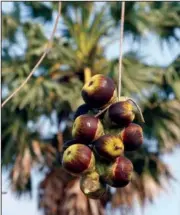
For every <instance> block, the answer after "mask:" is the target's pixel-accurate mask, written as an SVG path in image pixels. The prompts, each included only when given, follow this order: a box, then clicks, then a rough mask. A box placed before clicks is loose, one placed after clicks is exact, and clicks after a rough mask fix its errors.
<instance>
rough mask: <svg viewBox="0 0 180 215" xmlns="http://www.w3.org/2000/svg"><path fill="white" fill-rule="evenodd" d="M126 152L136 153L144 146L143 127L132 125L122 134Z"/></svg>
mask: <svg viewBox="0 0 180 215" xmlns="http://www.w3.org/2000/svg"><path fill="white" fill-rule="evenodd" d="M120 136H121V138H122V140H123V143H124V149H125V151H134V150H137V149H139V148H140V146H141V145H142V144H143V130H142V128H141V126H139V125H138V124H135V123H131V124H129V125H128V127H126V128H124V129H123V130H122V132H121V134H120Z"/></svg>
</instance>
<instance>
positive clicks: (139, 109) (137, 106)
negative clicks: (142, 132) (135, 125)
mask: <svg viewBox="0 0 180 215" xmlns="http://www.w3.org/2000/svg"><path fill="white" fill-rule="evenodd" d="M128 100H130V101H132V102H133V104H134V105H135V106H136V108H137V109H138V112H139V114H140V117H141V121H142V122H143V123H145V120H144V117H143V114H142V111H141V108H140V107H139V105H138V104H137V103H136V102H135V101H134V100H133V99H131V98H128Z"/></svg>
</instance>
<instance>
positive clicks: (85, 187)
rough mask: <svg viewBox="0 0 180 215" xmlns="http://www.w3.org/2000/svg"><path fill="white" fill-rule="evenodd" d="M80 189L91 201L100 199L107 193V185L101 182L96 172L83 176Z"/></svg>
mask: <svg viewBox="0 0 180 215" xmlns="http://www.w3.org/2000/svg"><path fill="white" fill-rule="evenodd" d="M80 188H81V191H82V192H83V193H84V194H85V195H86V196H87V197H88V198H91V199H100V198H102V197H103V195H104V194H105V193H106V184H105V183H103V182H101V181H100V176H99V174H98V173H97V172H96V171H93V172H91V173H87V174H84V175H82V176H81V179H80Z"/></svg>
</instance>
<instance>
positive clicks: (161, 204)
mask: <svg viewBox="0 0 180 215" xmlns="http://www.w3.org/2000/svg"><path fill="white" fill-rule="evenodd" d="M11 8H12V7H11V3H9V2H6V3H5V2H3V9H4V10H6V11H8V10H11ZM51 28H52V25H50V26H49V29H51ZM117 31H118V29H117ZM48 32H49V33H50V31H48ZM147 39H148V43H147V42H146V43H145V44H144V46H141V47H140V48H139V47H138V46H137V44H134V46H133V47H134V50H136V51H138V53H139V54H140V55H142V56H146V58H145V62H146V63H149V64H151V63H153V64H156V65H162V66H166V65H168V64H169V63H171V62H172V60H173V59H174V58H175V57H176V56H177V55H178V54H180V50H179V44H177V43H174V44H173V45H171V48H170V49H169V48H168V46H167V45H165V46H164V49H163V50H162V47H160V45H159V43H158V38H157V37H156V36H154V35H148V36H147ZM130 49H131V44H130V42H129V40H128V39H126V38H125V40H124V46H123V50H124V52H127V51H129V50H130ZM106 55H107V56H108V58H113V57H117V56H118V55H119V42H115V43H113V44H112V45H111V46H110V47H109V49H107V52H106ZM47 126H48V125H47ZM163 159H164V161H165V162H167V163H168V165H169V166H170V169H171V170H172V172H173V173H174V175H175V176H176V178H177V180H178V181H177V182H172V183H171V185H167V186H166V187H167V190H166V192H165V191H163V192H161V193H160V195H159V196H158V197H157V198H156V199H155V202H154V204H147V205H146V208H145V211H144V215H159V214H163V215H168V214H172V215H179V214H180V186H179V183H180V166H179V163H180V149H177V150H175V152H173V153H172V154H168V155H166V156H164V157H163ZM41 179H42V175H40V174H39V173H38V172H37V171H36V170H33V171H32V182H33V194H32V199H30V198H28V197H25V196H23V198H21V199H18V198H17V197H16V196H15V195H14V194H13V193H12V192H11V191H10V189H9V181H8V173H7V172H5V171H3V173H2V190H3V191H8V193H7V194H6V195H3V196H2V214H3V215H12V214H13V215H24V214H26V215H32V214H33V215H40V214H42V213H41V212H40V211H38V209H37V186H38V183H39V182H40V180H41ZM140 214H141V209H140V207H139V206H138V205H137V204H136V206H135V213H134V215H140Z"/></svg>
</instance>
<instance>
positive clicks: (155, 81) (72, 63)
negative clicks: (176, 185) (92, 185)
mask: <svg viewBox="0 0 180 215" xmlns="http://www.w3.org/2000/svg"><path fill="white" fill-rule="evenodd" d="M98 4H99V3H93V2H88V3H81V2H76V3H74V2H73V3H72V2H68V3H63V8H62V16H63V22H62V29H61V31H60V32H61V37H56V38H55V39H54V41H53V49H52V51H51V52H50V53H49V54H48V56H47V58H46V59H45V60H44V62H43V63H42V64H41V66H40V68H39V69H38V71H37V72H36V73H35V74H34V75H33V77H32V78H31V80H30V81H29V82H28V83H27V84H26V86H25V87H24V88H23V89H22V90H21V91H20V92H19V94H18V95H16V97H14V98H13V99H12V100H11V101H10V102H9V103H8V104H7V105H6V106H5V107H4V108H3V109H2V165H3V166H4V167H8V168H9V170H10V172H11V174H10V179H11V184H12V188H13V190H14V192H16V193H18V194H19V195H21V194H22V193H25V192H31V189H32V188H31V169H32V168H33V166H35V165H38V166H39V167H40V171H42V172H43V174H45V177H44V180H43V181H42V182H41V183H40V186H39V207H40V208H43V210H44V214H46V215H58V214H67V215H68V214H78V215H79V214H87V215H92V214H93V215H96V214H97V215H98V214H104V212H105V209H104V208H105V206H106V205H107V203H108V202H111V205H112V208H114V207H117V208H120V209H121V212H123V210H122V209H123V208H124V206H126V208H127V210H130V209H132V207H133V200H134V198H135V197H138V200H139V202H140V204H141V205H142V206H144V203H145V201H146V200H149V201H153V199H154V197H155V196H156V194H157V193H158V192H159V191H160V190H161V189H163V184H162V178H165V179H166V180H167V181H169V179H172V178H173V175H172V174H171V172H170V171H169V169H168V166H167V165H166V164H165V163H163V161H162V160H161V158H160V156H161V155H162V154H163V153H164V152H167V151H172V150H173V149H174V147H175V146H176V145H177V144H178V143H179V142H180V132H179V126H180V94H179V92H180V88H179V86H180V70H179V68H180V58H179V57H177V59H175V60H174V62H173V63H172V64H171V65H169V66H168V67H167V68H161V67H158V66H153V65H151V66H150V65H146V64H145V63H143V61H142V59H140V58H139V56H138V55H137V53H127V54H126V55H125V56H124V58H123V69H124V72H123V78H122V85H123V94H124V95H126V96H131V97H134V98H135V99H136V100H137V102H138V103H139V104H140V105H141V107H142V110H143V114H144V117H145V121H146V124H145V125H142V126H143V128H144V135H145V143H144V147H143V148H142V149H141V150H140V151H138V152H137V153H135V154H133V155H132V154H131V153H127V156H128V157H129V158H130V159H132V160H133V163H134V169H135V172H134V176H133V180H132V183H131V184H130V185H128V186H127V187H126V188H123V189H117V190H116V191H115V192H113V193H112V192H111V190H109V191H108V192H109V193H108V194H107V195H106V196H104V198H103V199H101V200H99V201H95V200H90V199H87V198H86V197H85V196H84V195H83V194H82V192H81V191H80V189H79V186H78V183H79V179H78V178H72V176H70V175H69V174H67V173H66V172H64V170H63V169H62V168H61V166H60V157H61V151H62V144H63V142H64V141H66V140H68V139H70V138H71V126H72V116H73V112H74V111H75V109H76V108H77V107H78V106H79V105H80V104H82V103H83V101H82V99H81V98H80V90H81V87H82V86H83V83H84V80H85V76H86V71H87V68H89V69H90V70H91V71H92V75H93V74H96V73H103V74H106V75H108V76H110V77H111V78H113V79H114V81H115V82H116V80H117V71H118V59H115V58H114V59H112V60H109V59H107V58H106V56H105V50H106V48H107V46H108V44H111V43H112V42H113V41H114V40H115V38H116V36H117V32H116V29H117V26H118V24H119V16H120V3H119V2H117V3H116V2H113V3H110V2H109V3H104V4H103V5H98ZM179 9H180V4H179V3H178V2H177V3H175V2H174V3H173V2H156V3H155V2H127V3H126V16H125V36H127V37H128V36H129V35H131V36H132V37H133V38H135V40H137V41H138V42H139V43H140V42H141V40H142V38H144V35H145V34H146V33H147V32H152V31H153V32H154V33H156V34H157V35H159V37H160V41H171V40H173V39H175V40H179V38H178V37H177V34H176V31H177V28H179V27H180V26H179V22H178V20H179V18H180V13H179V12H180V10H179ZM22 10H23V11H26V12H27V14H28V16H27V17H22V14H21V13H20V12H21V11H22ZM56 10H57V4H56V3H42V2H14V3H13V11H12V12H9V13H5V12H3V16H2V23H3V25H2V36H3V46H2V59H3V61H2V89H3V95H2V96H3V99H4V98H5V97H6V96H7V95H8V94H9V93H11V92H12V91H13V90H14V89H15V88H16V87H17V86H19V85H20V83H22V81H23V80H24V79H25V77H26V76H27V74H29V72H30V70H31V68H32V67H33V66H34V64H35V63H36V61H37V59H38V58H39V56H40V55H41V54H42V53H43V51H44V47H45V43H46V41H47V40H46V35H45V32H44V30H43V28H42V25H40V24H38V22H37V20H41V21H42V22H44V24H47V25H50V22H51V21H52V20H53V16H54V14H55V13H56ZM20 14H21V15H20ZM22 41H23V42H22ZM104 41H105V42H104ZM23 44H25V45H24V46H25V47H24V46H23ZM43 119H46V121H47V120H49V121H50V124H51V126H49V127H48V129H46V133H47V134H46V135H45V134H43V133H42V129H44V128H43V127H42V128H41V124H40V123H39V122H40V121H41V120H43ZM39 124H40V126H39ZM52 126H53V127H54V128H55V130H56V131H52V129H51V127H52ZM57 190H58V192H57ZM79 202H80V204H79ZM125 212H126V211H125Z"/></svg>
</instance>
